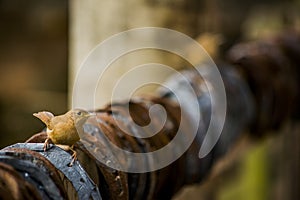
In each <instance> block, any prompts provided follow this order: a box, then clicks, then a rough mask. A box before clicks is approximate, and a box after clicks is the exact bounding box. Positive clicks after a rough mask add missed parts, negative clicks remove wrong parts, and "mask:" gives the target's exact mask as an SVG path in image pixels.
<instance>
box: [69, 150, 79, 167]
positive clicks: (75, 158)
mask: <svg viewBox="0 0 300 200" xmlns="http://www.w3.org/2000/svg"><path fill="white" fill-rule="evenodd" d="M73 151H74V150H73ZM76 160H77V153H76V151H74V152H73V154H72V161H71V162H70V164H69V167H72V166H73V164H74V162H75V161H76Z"/></svg>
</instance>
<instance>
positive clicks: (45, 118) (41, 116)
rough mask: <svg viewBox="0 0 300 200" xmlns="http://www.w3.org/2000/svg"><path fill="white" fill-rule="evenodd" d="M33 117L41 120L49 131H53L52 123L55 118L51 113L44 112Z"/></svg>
mask: <svg viewBox="0 0 300 200" xmlns="http://www.w3.org/2000/svg"><path fill="white" fill-rule="evenodd" d="M33 116H35V117H37V118H39V119H40V120H41V121H42V122H44V123H45V124H46V126H47V127H48V128H49V129H52V127H51V123H50V122H51V119H52V118H53V117H54V115H53V114H52V113H51V112H47V111H42V112H38V113H34V114H33Z"/></svg>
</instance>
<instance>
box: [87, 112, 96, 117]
mask: <svg viewBox="0 0 300 200" xmlns="http://www.w3.org/2000/svg"><path fill="white" fill-rule="evenodd" d="M88 116H89V117H91V116H96V113H95V112H88Z"/></svg>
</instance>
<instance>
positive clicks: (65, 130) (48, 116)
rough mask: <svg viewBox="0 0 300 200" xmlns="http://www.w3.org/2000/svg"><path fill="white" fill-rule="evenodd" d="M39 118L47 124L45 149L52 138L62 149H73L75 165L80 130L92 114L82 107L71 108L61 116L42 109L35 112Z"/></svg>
mask: <svg viewBox="0 0 300 200" xmlns="http://www.w3.org/2000/svg"><path fill="white" fill-rule="evenodd" d="M33 115H34V116H35V117H37V118H39V119H40V120H41V121H42V122H44V123H45V124H46V126H47V139H46V140H45V143H44V151H46V150H47V148H48V145H49V142H50V140H51V141H52V142H53V144H56V145H57V146H59V147H61V148H62V149H64V150H66V151H68V150H70V151H72V152H73V154H72V158H73V159H72V162H71V163H70V166H72V165H73V163H74V161H75V160H76V158H77V154H76V151H74V149H73V147H74V144H75V143H76V142H78V141H79V140H80V137H79V135H78V131H83V127H82V126H83V124H84V122H85V121H86V120H87V119H88V117H89V116H91V115H92V114H91V113H89V112H87V111H85V110H81V109H74V110H70V111H68V112H67V113H65V114H63V115H59V116H54V115H53V114H52V113H51V112H47V111H42V112H38V113H34V114H33Z"/></svg>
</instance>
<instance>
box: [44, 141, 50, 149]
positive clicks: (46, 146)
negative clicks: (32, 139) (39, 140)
mask: <svg viewBox="0 0 300 200" xmlns="http://www.w3.org/2000/svg"><path fill="white" fill-rule="evenodd" d="M49 146H50V138H47V139H46V140H45V142H44V147H43V149H44V151H47V150H48V148H49Z"/></svg>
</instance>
